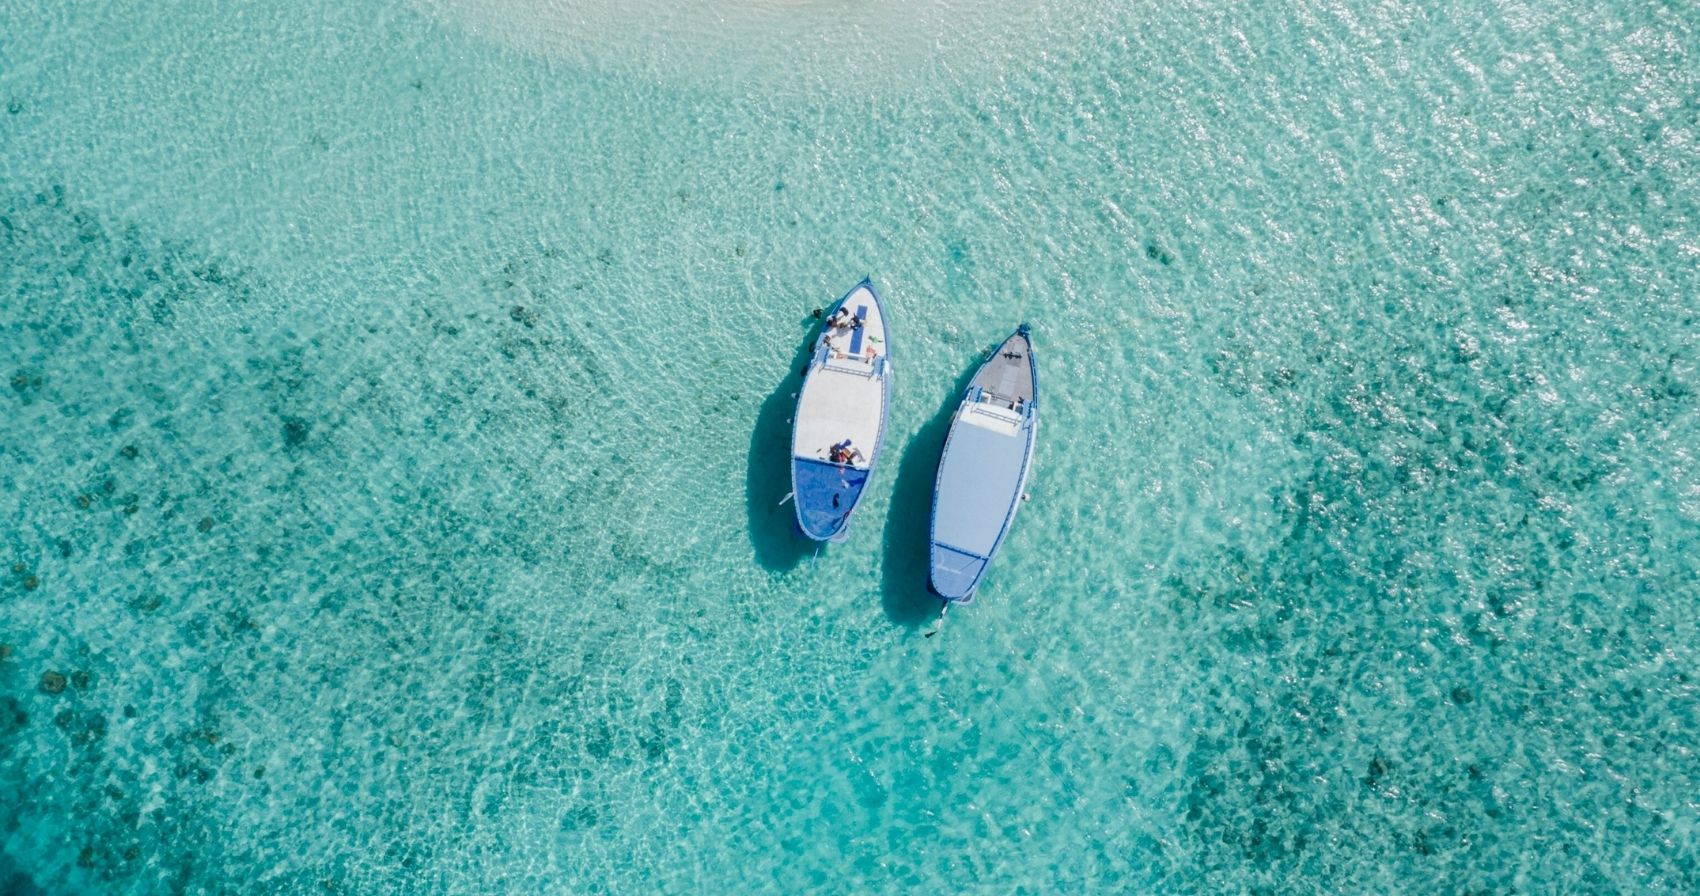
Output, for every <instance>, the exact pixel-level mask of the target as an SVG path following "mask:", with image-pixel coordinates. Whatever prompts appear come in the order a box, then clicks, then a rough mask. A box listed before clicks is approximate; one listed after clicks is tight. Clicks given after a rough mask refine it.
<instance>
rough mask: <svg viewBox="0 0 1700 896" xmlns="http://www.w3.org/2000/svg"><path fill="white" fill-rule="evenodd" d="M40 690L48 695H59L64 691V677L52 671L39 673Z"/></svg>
mask: <svg viewBox="0 0 1700 896" xmlns="http://www.w3.org/2000/svg"><path fill="white" fill-rule="evenodd" d="M41 689H42V690H43V691H45V692H46V693H49V694H60V693H64V691H65V676H63V675H60V674H59V673H58V672H55V671H53V670H52V669H49V670H47V671H46V672H43V673H41Z"/></svg>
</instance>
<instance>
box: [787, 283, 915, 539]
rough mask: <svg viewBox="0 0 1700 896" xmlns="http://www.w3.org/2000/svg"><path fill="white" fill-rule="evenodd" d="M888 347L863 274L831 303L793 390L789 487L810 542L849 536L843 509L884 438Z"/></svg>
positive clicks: (875, 297)
mask: <svg viewBox="0 0 1700 896" xmlns="http://www.w3.org/2000/svg"><path fill="white" fill-rule="evenodd" d="M890 405H891V347H890V345H889V344H888V343H887V342H886V316H885V306H884V305H883V304H882V303H881V302H880V297H879V293H877V292H875V291H874V284H873V282H872V281H870V280H866V279H864V280H863V281H862V282H861V283H858V284H856V286H855V287H854V288H852V289H851V290H850V291H849V292H847V293H845V294H844V297H843V298H841V299H839V300H838V301H837V302H834V303H833V305H832V307H831V308H830V309H829V310H828V313H827V315H826V320H825V323H824V324H823V325H822V328H821V334H820V338H819V339H818V340H817V341H816V342H815V352H814V356H813V357H812V358H811V359H810V360H809V366H808V369H807V370H806V371H804V373H803V388H802V391H800V392H798V393H797V415H796V416H795V417H794V418H793V420H792V427H791V494H792V497H793V498H795V499H796V505H797V527H798V528H799V529H801V530H802V532H803V534H804V535H806V536H808V537H809V538H812V539H814V540H815V541H828V542H833V543H838V542H842V541H844V539H846V538H848V537H849V535H850V532H849V526H850V516H851V514H853V513H855V512H856V505H857V504H858V503H859V502H860V501H861V500H862V494H863V492H864V491H865V490H866V488H867V485H868V478H869V477H871V476H872V475H873V473H874V465H875V464H876V463H877V462H878V461H879V455H880V446H881V445H883V444H884V443H885V419H886V411H887V409H888V408H889V406H890Z"/></svg>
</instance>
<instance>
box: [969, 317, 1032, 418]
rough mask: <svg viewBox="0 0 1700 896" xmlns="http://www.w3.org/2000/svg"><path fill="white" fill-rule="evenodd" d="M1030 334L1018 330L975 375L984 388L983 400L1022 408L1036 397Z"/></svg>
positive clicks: (1011, 407)
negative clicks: (1028, 338) (1030, 359)
mask: <svg viewBox="0 0 1700 896" xmlns="http://www.w3.org/2000/svg"><path fill="white" fill-rule="evenodd" d="M1030 350H1031V348H1030V347H1029V345H1028V343H1027V337H1026V336H1022V335H1021V334H1019V333H1017V334H1015V335H1013V336H1011V337H1009V338H1008V339H1005V340H1004V341H1003V345H1000V346H998V349H997V351H996V352H994V353H992V357H991V358H990V359H989V360H987V361H986V365H985V366H984V367H982V368H981V369H980V372H979V373H978V374H976V375H975V376H974V382H973V383H972V385H975V386H978V387H980V389H981V390H983V393H982V397H981V400H982V401H987V402H990V403H993V404H1000V405H1003V406H1004V407H1007V408H1009V409H1011V410H1020V409H1021V408H1022V406H1023V405H1025V404H1027V403H1028V402H1030V401H1032V400H1033V375H1032V368H1031V367H1030V366H1029V365H1028V361H1027V353H1028V352H1029V351H1030Z"/></svg>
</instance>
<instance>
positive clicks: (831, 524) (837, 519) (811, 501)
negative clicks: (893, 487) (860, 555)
mask: <svg viewBox="0 0 1700 896" xmlns="http://www.w3.org/2000/svg"><path fill="white" fill-rule="evenodd" d="M791 466H792V472H791V478H792V482H793V483H794V485H795V487H796V495H795V497H796V501H797V520H798V522H799V524H801V525H802V527H803V532H804V534H805V535H808V536H809V537H810V538H814V539H816V540H824V539H830V538H832V537H833V536H835V535H838V534H839V533H840V532H841V531H843V529H844V525H845V523H846V522H848V520H849V517H850V511H851V510H853V509H855V507H856V499H857V498H859V497H861V495H862V488H863V487H864V486H865V485H867V483H868V471H867V470H858V469H856V468H855V467H847V466H841V465H839V464H834V463H828V462H827V461H823V460H809V459H807V458H801V457H794V458H792V459H791Z"/></svg>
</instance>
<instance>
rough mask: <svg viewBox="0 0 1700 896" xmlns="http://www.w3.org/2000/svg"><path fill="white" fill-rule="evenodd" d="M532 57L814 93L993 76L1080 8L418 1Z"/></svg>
mask: <svg viewBox="0 0 1700 896" xmlns="http://www.w3.org/2000/svg"><path fill="white" fill-rule="evenodd" d="M418 2H419V4H420V5H421V6H422V7H423V8H425V9H426V10H427V11H429V12H430V13H431V14H433V15H434V16H435V17H437V18H438V19H439V20H443V21H447V22H452V23H455V24H458V25H460V26H462V27H465V28H467V29H469V30H471V31H472V32H474V33H475V34H478V35H479V36H481V37H484V38H486V39H489V40H493V41H497V42H500V43H503V44H506V45H509V46H512V47H516V48H520V49H523V50H525V51H528V52H534V53H539V54H543V55H546V56H549V57H551V58H556V59H564V60H568V61H573V62H578V63H583V64H589V65H592V66H595V67H598V68H603V69H607V70H611V71H621V72H626V73H634V74H640V75H647V76H651V77H656V78H659V79H662V80H680V79H686V80H691V81H696V82H702V83H710V84H738V83H750V84H761V85H764V86H767V87H780V86H784V85H787V84H789V85H792V86H795V87H799V88H808V89H818V88H819V87H821V86H822V85H830V86H836V87H841V88H842V87H876V86H890V85H894V84H903V83H917V82H922V81H925V80H928V79H930V78H932V77H937V76H940V75H953V74H954V75H962V74H970V73H987V72H992V73H995V71H996V70H998V69H999V68H1001V67H1003V66H1004V65H1007V64H1008V63H1009V62H1010V61H1011V60H1015V59H1021V58H1024V57H1027V56H1032V55H1034V54H1038V53H1043V52H1045V47H1046V46H1047V45H1050V44H1058V45H1061V44H1062V43H1063V42H1066V35H1067V34H1068V33H1069V32H1071V31H1073V30H1074V27H1076V26H1075V24H1074V23H1073V20H1074V19H1077V18H1080V17H1081V16H1082V15H1083V14H1084V12H1085V10H1083V9H1080V7H1084V6H1087V5H1086V4H1068V6H1073V7H1076V9H1073V10H1070V9H1068V8H1067V7H1066V6H1065V5H1063V4H1058V3H1055V2H1046V0H1039V2H1019V0H706V2H685V0H418Z"/></svg>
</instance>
